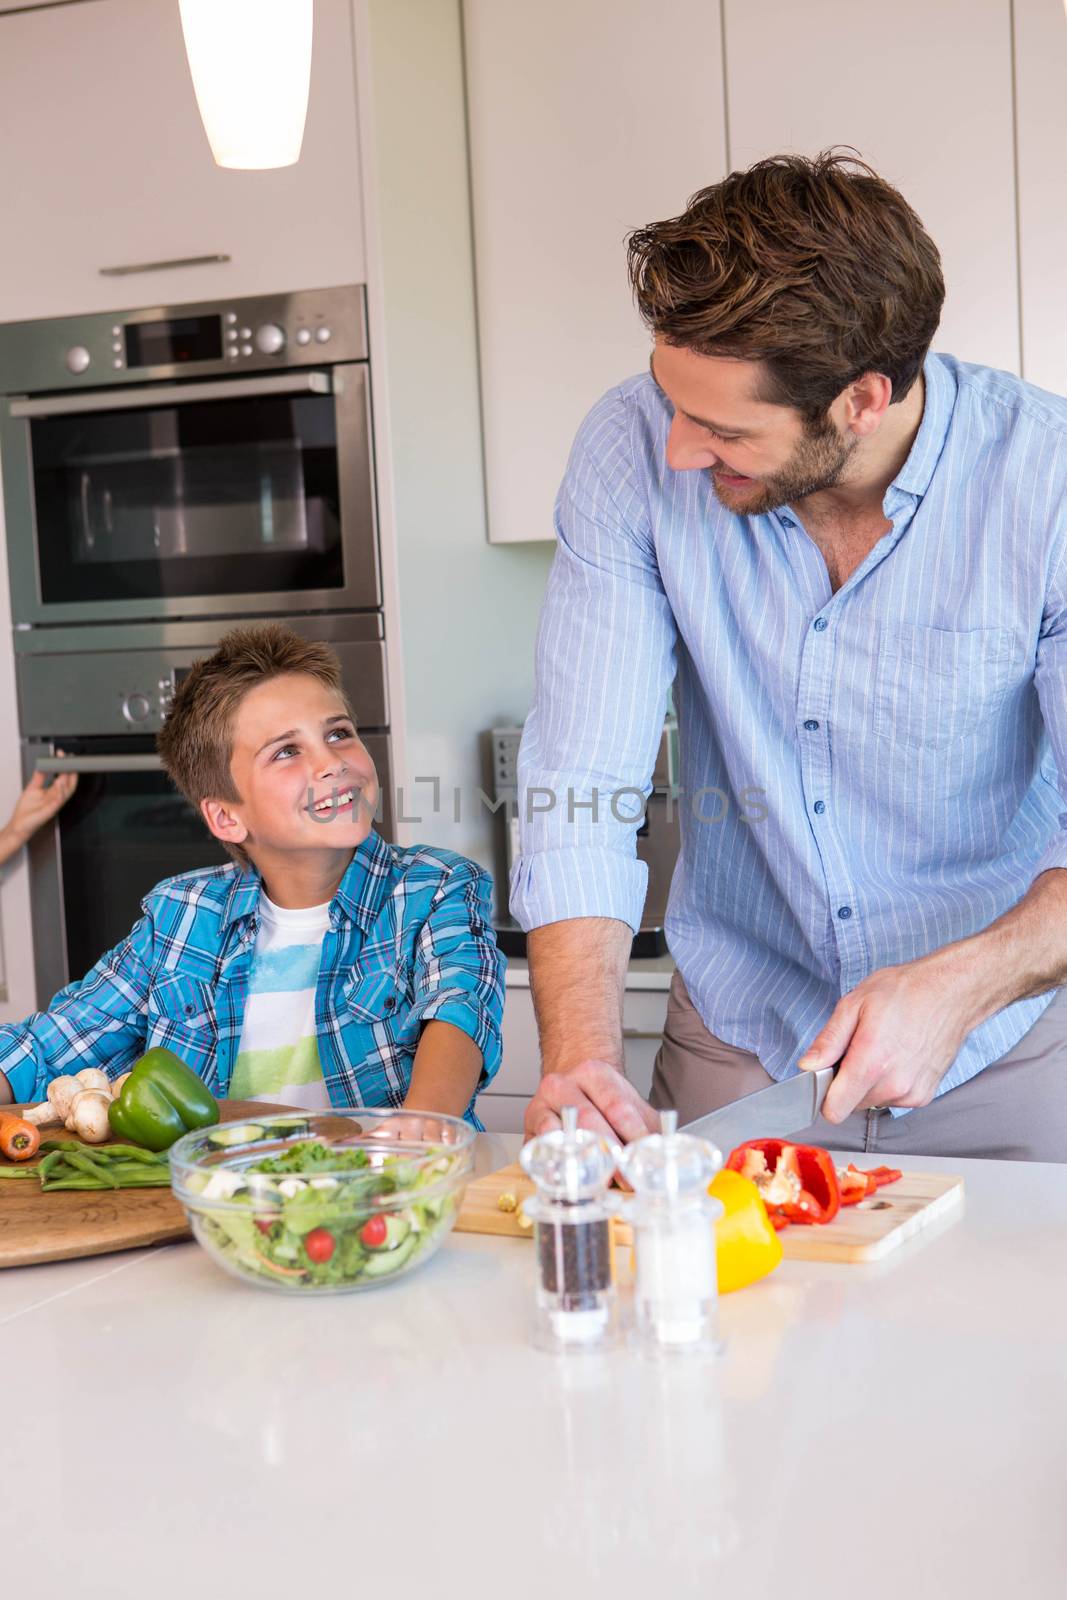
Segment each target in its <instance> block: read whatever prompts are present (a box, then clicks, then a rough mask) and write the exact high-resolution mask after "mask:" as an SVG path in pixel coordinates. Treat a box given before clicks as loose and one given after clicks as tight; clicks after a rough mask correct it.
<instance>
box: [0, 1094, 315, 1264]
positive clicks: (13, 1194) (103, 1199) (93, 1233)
mask: <svg viewBox="0 0 1067 1600" xmlns="http://www.w3.org/2000/svg"><path fill="white" fill-rule="evenodd" d="M4 1109H5V1110H9V1109H10V1110H11V1111H14V1112H17V1111H18V1110H19V1109H20V1108H19V1107H18V1106H11V1107H5V1108H4ZM292 1110H294V1107H292V1106H276V1105H267V1104H265V1103H264V1102H263V1101H261V1100H221V1101H220V1102H219V1114H220V1117H221V1120H222V1121H223V1122H241V1121H243V1120H245V1119H248V1120H251V1119H252V1118H253V1117H257V1116H259V1117H262V1116H266V1115H268V1114H269V1113H270V1112H274V1111H292ZM76 1137H77V1136H76V1135H75V1134H72V1133H67V1132H66V1131H65V1130H63V1129H62V1128H58V1127H56V1128H42V1129H41V1138H42V1140H43V1139H73V1138H76ZM121 1142H122V1141H121V1140H115V1139H109V1140H106V1141H105V1143H107V1144H119V1143H121ZM0 1160H3V1158H2V1157H0ZM4 1165H5V1166H8V1165H10V1163H8V1162H4ZM188 1237H189V1224H188V1223H187V1222H186V1220H185V1212H184V1211H183V1210H182V1208H181V1206H180V1204H179V1203H178V1201H177V1200H176V1199H175V1198H174V1196H173V1194H172V1193H171V1191H170V1190H169V1189H115V1190H112V1191H110V1192H107V1191H103V1190H99V1189H94V1190H89V1191H86V1192H85V1193H78V1192H77V1191H76V1190H75V1191H70V1190H63V1191H61V1192H60V1193H58V1194H46V1193H43V1192H42V1190H41V1187H40V1185H39V1184H38V1183H37V1182H36V1181H31V1180H29V1179H27V1180H26V1181H25V1182H24V1183H15V1182H10V1181H7V1180H5V1179H0V1267H27V1266H32V1265H34V1264H35V1263H37V1262H41V1261H67V1260H70V1259H71V1258H73V1257H75V1256H99V1255H107V1254H108V1252H109V1251H112V1250H139V1249H141V1248H142V1247H143V1246H145V1245H149V1244H160V1243H162V1242H163V1241H164V1240H166V1239H185V1238H188Z"/></svg>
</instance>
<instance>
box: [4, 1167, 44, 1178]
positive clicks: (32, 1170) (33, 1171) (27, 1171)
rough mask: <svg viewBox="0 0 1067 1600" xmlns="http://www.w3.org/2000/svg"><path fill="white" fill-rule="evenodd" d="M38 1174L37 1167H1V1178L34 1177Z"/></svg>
mask: <svg viewBox="0 0 1067 1600" xmlns="http://www.w3.org/2000/svg"><path fill="white" fill-rule="evenodd" d="M36 1175H37V1168H36V1167H0V1178H33V1177H36Z"/></svg>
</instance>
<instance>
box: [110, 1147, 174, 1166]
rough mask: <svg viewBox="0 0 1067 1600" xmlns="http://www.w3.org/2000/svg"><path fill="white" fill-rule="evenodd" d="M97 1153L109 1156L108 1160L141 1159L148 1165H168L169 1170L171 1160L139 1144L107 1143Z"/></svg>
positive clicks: (140, 1160) (143, 1163)
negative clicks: (142, 1147)
mask: <svg viewBox="0 0 1067 1600" xmlns="http://www.w3.org/2000/svg"><path fill="white" fill-rule="evenodd" d="M96 1153H97V1155H101V1156H107V1158H108V1160H113V1161H118V1160H123V1161H139V1162H141V1163H142V1165H144V1166H146V1167H166V1168H167V1169H168V1171H169V1169H170V1162H169V1161H168V1160H167V1159H166V1157H165V1156H164V1157H160V1156H159V1155H158V1154H157V1153H156V1151H155V1150H142V1149H141V1147H140V1145H137V1144H106V1145H102V1146H101V1148H100V1149H99V1150H98V1151H97V1152H96Z"/></svg>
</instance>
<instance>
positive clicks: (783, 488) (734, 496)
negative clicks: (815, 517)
mask: <svg viewBox="0 0 1067 1600" xmlns="http://www.w3.org/2000/svg"><path fill="white" fill-rule="evenodd" d="M858 443H859V440H858V439H855V438H848V439H842V437H841V435H840V433H838V431H837V429H836V428H835V427H834V425H833V423H832V422H831V421H830V418H829V417H824V418H823V420H822V422H819V423H816V424H815V426H814V427H810V428H808V429H807V431H806V432H805V433H804V435H803V437H802V438H801V440H800V443H799V444H798V445H797V447H796V449H795V451H794V452H793V454H792V456H791V457H790V458H789V460H788V461H787V462H786V464H785V466H784V467H782V469H781V471H779V472H775V473H773V474H772V475H771V476H770V477H769V478H753V479H751V480H750V482H748V483H745V484H738V485H736V486H735V485H733V484H728V483H726V484H722V483H720V482H719V480H718V477H717V476H716V473H715V472H714V471H712V473H711V481H712V484H713V486H714V489H715V495H716V498H717V499H718V501H719V503H720V505H722V506H725V508H726V510H727V511H735V512H737V513H738V514H739V515H740V516H745V517H758V516H762V515H763V514H764V513H765V512H767V511H777V509H778V507H779V506H785V505H794V504H795V503H796V501H798V500H803V499H804V497H805V495H809V494H818V493H819V492H820V490H822V489H832V488H833V487H834V486H835V485H836V484H838V483H840V482H841V478H842V476H843V474H844V471H845V467H846V465H847V463H848V459H849V457H850V456H851V454H852V452H853V450H855V448H856V446H857V444H858Z"/></svg>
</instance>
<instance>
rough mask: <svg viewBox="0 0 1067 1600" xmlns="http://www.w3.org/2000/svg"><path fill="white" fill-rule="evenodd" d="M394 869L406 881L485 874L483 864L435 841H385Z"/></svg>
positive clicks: (471, 876)
mask: <svg viewBox="0 0 1067 1600" xmlns="http://www.w3.org/2000/svg"><path fill="white" fill-rule="evenodd" d="M386 848H387V849H388V850H389V851H390V853H391V855H392V857H393V862H394V866H395V868H396V870H397V872H399V873H401V874H402V875H403V876H404V877H405V878H406V879H408V880H409V881H415V882H425V883H430V882H443V881H444V880H445V879H446V878H460V879H477V878H483V877H484V878H488V876H489V875H488V873H487V872H486V871H485V868H484V867H480V866H479V865H478V863H477V862H476V861H471V860H470V859H469V857H467V856H461V855H459V854H458V853H457V852H456V851H455V850H442V849H440V848H438V846H437V845H429V844H413V845H397V844H391V845H387V846H386Z"/></svg>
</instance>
